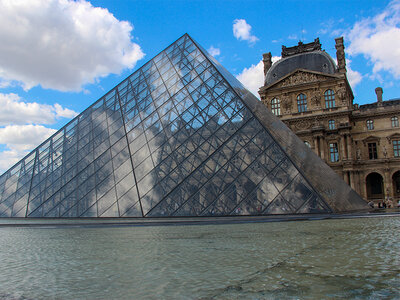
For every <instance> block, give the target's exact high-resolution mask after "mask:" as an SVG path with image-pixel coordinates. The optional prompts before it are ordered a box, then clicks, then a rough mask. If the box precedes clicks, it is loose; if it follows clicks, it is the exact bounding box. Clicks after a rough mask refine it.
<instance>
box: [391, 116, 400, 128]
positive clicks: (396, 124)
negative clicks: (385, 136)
mask: <svg viewBox="0 0 400 300" xmlns="http://www.w3.org/2000/svg"><path fill="white" fill-rule="evenodd" d="M392 127H393V128H394V127H399V118H398V117H392Z"/></svg>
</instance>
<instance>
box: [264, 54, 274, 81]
mask: <svg viewBox="0 0 400 300" xmlns="http://www.w3.org/2000/svg"><path fill="white" fill-rule="evenodd" d="M263 62H264V76H265V75H267V72H268V70H269V68H271V66H272V55H271V52H268V53H264V54H263Z"/></svg>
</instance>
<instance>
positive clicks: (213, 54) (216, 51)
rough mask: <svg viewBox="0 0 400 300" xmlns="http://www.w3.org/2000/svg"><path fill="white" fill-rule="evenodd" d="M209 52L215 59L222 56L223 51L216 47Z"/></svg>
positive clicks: (209, 49) (212, 47)
mask: <svg viewBox="0 0 400 300" xmlns="http://www.w3.org/2000/svg"><path fill="white" fill-rule="evenodd" d="M207 52H208V53H210V55H212V56H214V57H215V56H218V55H220V54H221V50H220V49H219V48H214V46H211V47H210V48H208V50H207Z"/></svg>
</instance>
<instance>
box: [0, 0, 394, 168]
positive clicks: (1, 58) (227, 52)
mask: <svg viewBox="0 0 400 300" xmlns="http://www.w3.org/2000/svg"><path fill="white" fill-rule="evenodd" d="M184 33H189V34H190V35H191V36H192V37H193V38H194V39H195V40H196V41H197V42H199V43H200V44H201V45H202V46H203V47H204V48H205V49H209V50H210V52H212V53H213V54H214V56H215V57H216V59H217V60H219V61H220V62H221V63H222V64H223V65H224V66H225V67H226V68H227V69H228V70H229V71H230V72H231V73H233V74H234V75H235V76H237V77H238V78H239V80H241V81H242V82H243V84H245V85H246V86H247V87H248V88H249V89H250V90H251V91H253V92H254V93H256V91H257V89H258V87H259V86H260V85H261V84H262V81H263V74H262V63H261V62H260V61H261V58H262V54H263V53H265V52H269V51H270V52H271V53H272V55H273V56H274V59H278V58H279V56H280V53H281V46H282V45H286V46H293V45H296V44H297V43H298V41H299V40H301V41H303V42H305V43H307V42H311V41H313V40H314V39H315V38H316V37H319V38H320V42H321V43H322V48H323V49H325V50H326V51H327V52H328V53H329V54H330V55H331V56H332V57H333V58H335V57H336V56H335V47H334V44H335V42H334V38H335V37H339V36H344V41H345V47H346V49H345V51H346V58H347V67H348V78H349V81H350V83H351V85H352V88H353V92H354V94H355V101H354V102H355V103H359V104H365V103H370V102H373V101H375V99H376V96H375V93H374V89H375V87H377V86H381V87H383V90H384V94H383V97H384V100H388V99H393V98H400V92H399V87H400V81H399V79H400V0H396V1H383V0H381V1H376V0H375V1H369V0H363V1H360V0H356V1H326V0H319V1H317V0H315V1H311V0H308V1H307V0H303V1H284V0H281V1H271V0H269V1H267V0H265V1H255V0H254V1H252V0H247V1H235V0H232V1H228V0H225V1H218V0H214V1H207V0H203V1H174V0H170V1H118V0H113V1H111V0H108V1H106V0H103V1H101V0H96V1H90V2H89V1H83V0H82V1H70V0H26V1H23V0H0V40H1V41H2V43H0V172H2V171H5V170H6V169H8V168H9V167H10V166H11V165H13V164H14V163H15V162H17V161H18V160H19V159H20V158H22V157H23V156H24V155H26V154H27V153H28V152H29V151H30V150H32V149H33V148H34V147H35V146H37V145H38V144H40V143H41V142H42V141H43V140H44V139H45V138H47V137H48V136H50V135H51V134H52V133H54V132H55V131H56V130H57V129H59V128H61V127H62V125H63V124H65V123H67V122H68V121H69V120H70V119H71V118H72V117H73V116H75V115H76V114H77V113H79V112H81V111H82V110H84V109H85V108H86V107H88V106H89V105H90V104H91V103H93V102H94V101H95V100H97V99H98V98H100V97H101V96H102V95H103V94H105V93H106V92H107V91H108V90H110V89H111V88H113V87H114V86H115V85H116V84H118V83H119V82H120V81H121V80H122V79H124V78H125V77H127V76H128V75H129V74H130V73H132V72H133V71H134V70H136V69H137V68H139V67H140V66H142V65H143V64H144V63H145V62H146V61H148V60H149V59H151V58H152V57H153V56H155V55H156V54H157V53H158V52H160V51H161V50H163V49H164V48H165V47H167V46H168V45H169V44H171V43H172V42H173V41H175V40H176V39H177V38H179V37H180V36H181V35H183V34H184Z"/></svg>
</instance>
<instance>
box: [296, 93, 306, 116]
mask: <svg viewBox="0 0 400 300" xmlns="http://www.w3.org/2000/svg"><path fill="white" fill-rule="evenodd" d="M297 110H298V112H303V111H307V97H306V95H304V94H299V95H298V96H297Z"/></svg>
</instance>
